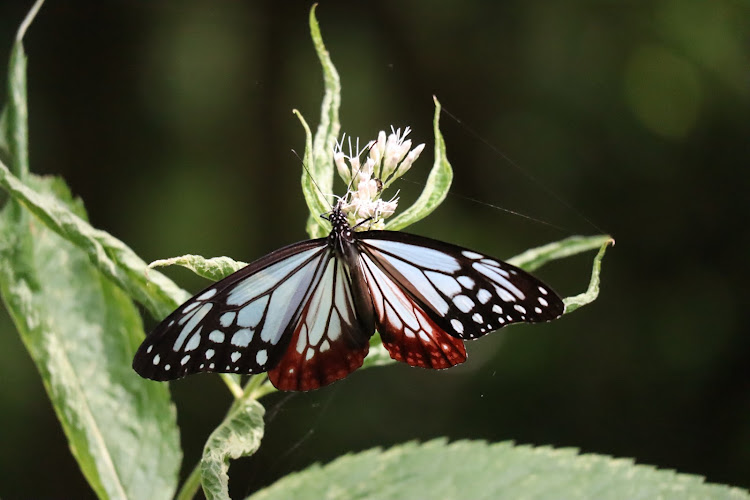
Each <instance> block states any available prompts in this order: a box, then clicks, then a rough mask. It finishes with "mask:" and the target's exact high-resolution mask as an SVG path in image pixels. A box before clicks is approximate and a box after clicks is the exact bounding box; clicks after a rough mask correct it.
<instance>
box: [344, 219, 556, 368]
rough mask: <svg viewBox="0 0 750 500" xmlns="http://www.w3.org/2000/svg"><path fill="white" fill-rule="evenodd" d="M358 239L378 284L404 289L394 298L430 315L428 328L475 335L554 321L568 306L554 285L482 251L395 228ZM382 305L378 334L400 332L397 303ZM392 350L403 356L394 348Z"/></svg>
mask: <svg viewBox="0 0 750 500" xmlns="http://www.w3.org/2000/svg"><path fill="white" fill-rule="evenodd" d="M358 242H359V249H360V252H361V254H362V255H363V256H364V257H363V265H364V266H365V267H366V268H367V269H368V272H367V273H366V274H367V275H368V276H370V279H371V283H373V284H375V285H377V286H376V287H375V288H377V289H381V290H382V289H383V288H389V289H391V290H395V289H397V290H398V291H397V292H393V293H392V294H390V295H391V296H395V297H398V301H399V302H401V303H402V304H409V305H411V307H413V308H414V310H415V311H417V310H419V311H422V312H424V313H426V315H427V316H428V317H429V319H430V320H431V321H432V323H431V324H430V325H429V326H431V327H433V328H434V327H435V326H436V327H438V328H439V329H440V330H441V331H442V332H443V333H447V334H449V335H450V336H452V337H454V338H456V339H474V338H477V337H480V336H482V335H485V334H486V333H489V332H491V331H493V330H497V329H499V328H502V327H503V326H506V325H509V324H511V323H518V322H527V323H535V322H540V321H550V320H553V319H555V318H558V317H560V316H561V315H562V313H563V311H564V305H563V302H562V299H560V297H559V296H558V295H557V294H556V293H555V292H554V291H553V290H552V289H551V288H550V287H549V286H547V285H546V284H544V283H543V282H541V281H540V280H538V279H537V278H535V277H534V276H532V275H530V274H529V273H527V272H525V271H523V270H521V269H519V268H517V267H515V266H512V265H510V264H508V263H506V262H502V261H499V260H496V259H493V258H492V257H488V256H486V255H483V254H481V253H479V252H474V251H471V250H467V249H465V248H461V247H458V246H455V245H451V244H448V243H444V242H441V241H437V240H432V239H430V238H425V237H421V236H416V235H412V234H408V233H401V232H394V231H365V232H362V233H358ZM389 281H390V283H391V284H388V282H389ZM384 284H385V285H384ZM370 290H371V293H373V297H376V296H377V294H378V293H379V292H377V291H376V290H373V286H372V284H371V285H370ZM374 302H376V301H374ZM375 306H376V307H375V308H376V311H377V312H378V325H377V327H378V331H381V328H382V329H384V330H385V331H392V330H398V328H396V327H397V326H398V324H399V323H404V322H405V319H406V316H405V315H404V314H402V313H398V309H397V308H395V307H393V304H391V308H390V309H389V308H388V307H386V306H385V304H384V305H383V306H382V307H378V304H377V303H375ZM381 310H382V313H381ZM391 311H395V312H396V314H393V313H392V312H391ZM417 316H418V314H417ZM420 326H423V330H421V331H429V329H428V328H426V327H425V325H421V323H420ZM433 335H434V334H433ZM428 336H429V335H428ZM407 337H408V336H407ZM396 342H397V343H398V339H396ZM386 347H387V348H389V351H390V352H391V355H392V356H393V357H394V358H395V359H399V357H397V356H394V349H395V348H392V347H389V346H388V345H387V344H386ZM434 351H435V349H432V350H431V351H430V352H434ZM396 354H397V355H398V353H396ZM407 362H408V360H407ZM459 362H460V361H459ZM410 364H413V363H410Z"/></svg>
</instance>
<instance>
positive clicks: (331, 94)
mask: <svg viewBox="0 0 750 500" xmlns="http://www.w3.org/2000/svg"><path fill="white" fill-rule="evenodd" d="M316 7H317V4H315V5H313V7H312V9H310V35H311V36H312V40H313V44H314V45H315V52H316V53H317V54H318V59H320V64H321V66H322V68H323V84H324V88H325V94H324V95H323V104H322V105H321V109H320V124H319V125H318V130H317V131H316V132H315V139H314V140H313V139H312V138H311V134H310V128H309V127H308V125H307V123H306V122H305V120H304V119H303V118H302V115H301V114H300V113H299V112H297V111H295V113H296V114H297V117H298V118H299V119H300V122H301V123H302V126H303V127H304V129H305V134H306V143H305V157H304V162H305V165H306V166H307V170H303V171H302V192H303V193H304V195H305V201H306V202H307V207H308V208H309V209H310V216H309V217H308V221H307V233H308V234H309V235H310V237H311V238H320V237H322V236H326V235H327V234H328V230H329V228H328V226H327V225H326V223H325V222H324V221H323V220H322V219H321V218H320V215H321V214H324V213H326V212H328V211H330V209H331V199H330V196H328V195H330V194H331V193H333V178H334V175H333V173H334V166H333V147H334V146H335V144H336V138H337V137H338V134H339V129H340V128H341V125H340V123H339V107H340V106H341V81H340V80H339V74H338V71H336V67H335V66H334V65H333V61H331V56H330V54H329V53H328V50H327V49H326V47H325V44H324V43H323V36H322V35H321V33H320V26H319V25H318V20H317V18H316V17H315V9H316Z"/></svg>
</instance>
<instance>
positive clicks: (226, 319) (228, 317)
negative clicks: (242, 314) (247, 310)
mask: <svg viewBox="0 0 750 500" xmlns="http://www.w3.org/2000/svg"><path fill="white" fill-rule="evenodd" d="M235 316H237V313H236V312H234V311H230V312H228V313H224V314H222V315H221V318H219V323H221V326H223V327H224V328H227V327H229V325H231V324H232V323H234V317H235Z"/></svg>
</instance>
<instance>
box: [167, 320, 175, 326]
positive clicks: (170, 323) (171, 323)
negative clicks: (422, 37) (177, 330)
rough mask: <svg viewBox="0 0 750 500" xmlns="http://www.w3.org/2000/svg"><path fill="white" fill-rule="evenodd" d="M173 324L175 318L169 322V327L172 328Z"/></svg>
mask: <svg viewBox="0 0 750 500" xmlns="http://www.w3.org/2000/svg"><path fill="white" fill-rule="evenodd" d="M172 325H174V320H171V321H170V322H169V324H168V325H167V328H172Z"/></svg>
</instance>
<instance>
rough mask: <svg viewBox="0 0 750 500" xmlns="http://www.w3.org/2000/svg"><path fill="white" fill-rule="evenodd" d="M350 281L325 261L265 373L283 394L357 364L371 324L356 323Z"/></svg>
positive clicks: (334, 262) (337, 263) (324, 381)
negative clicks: (276, 357)
mask: <svg viewBox="0 0 750 500" xmlns="http://www.w3.org/2000/svg"><path fill="white" fill-rule="evenodd" d="M354 293H355V291H354V290H353V286H352V280H351V278H350V276H349V274H348V272H347V270H346V268H345V266H344V264H343V262H342V261H341V260H340V259H337V258H335V257H334V256H331V257H329V259H328V261H327V262H326V263H325V265H324V268H323V271H322V273H321V275H320V277H319V278H318V280H317V281H316V283H315V285H314V287H313V288H312V291H311V293H310V294H309V296H308V297H307V299H306V300H305V302H304V304H303V305H302V310H301V314H300V317H299V320H298V321H297V323H296V324H295V325H294V327H293V331H292V332H290V343H289V347H288V348H287V350H286V353H285V354H284V356H283V357H282V358H281V360H280V361H279V363H278V364H277V365H276V366H275V367H274V368H273V369H271V370H270V371H269V372H268V377H269V378H270V380H271V382H272V383H273V385H274V386H275V387H276V388H278V389H280V390H285V391H300V390H301V391H308V390H311V389H317V388H318V387H321V386H324V385H328V384H330V383H331V382H334V381H336V380H339V379H342V378H344V377H346V376H347V375H349V374H350V373H351V372H353V371H354V370H356V369H357V368H359V367H360V366H362V363H363V361H364V359H365V356H367V352H368V350H369V339H370V337H371V336H372V334H373V332H374V329H375V327H374V324H371V325H369V326H367V325H362V322H361V318H359V317H358V313H357V310H356V308H355V300H354V295H353V294H354Z"/></svg>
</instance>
